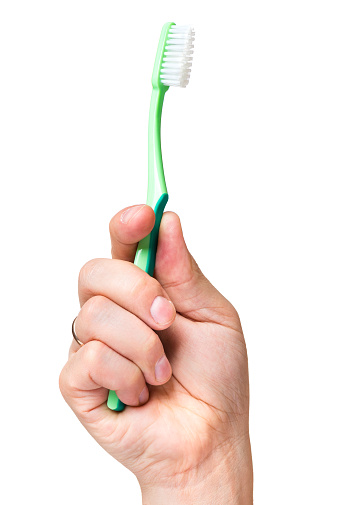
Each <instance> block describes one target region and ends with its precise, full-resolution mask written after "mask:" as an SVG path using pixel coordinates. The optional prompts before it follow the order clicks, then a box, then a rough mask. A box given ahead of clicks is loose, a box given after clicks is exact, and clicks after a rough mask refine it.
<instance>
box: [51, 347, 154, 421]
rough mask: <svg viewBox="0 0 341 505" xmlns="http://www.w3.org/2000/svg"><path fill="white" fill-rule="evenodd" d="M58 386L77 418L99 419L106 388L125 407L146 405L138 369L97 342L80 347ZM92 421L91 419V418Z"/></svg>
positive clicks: (144, 390)
mask: <svg viewBox="0 0 341 505" xmlns="http://www.w3.org/2000/svg"><path fill="white" fill-rule="evenodd" d="M59 386H60V390H61V392H62V395H63V396H64V398H65V400H66V401H67V403H68V404H69V405H70V407H71V408H72V410H74V411H75V412H76V414H79V415H85V416H86V414H87V413H88V414H89V413H91V412H94V411H95V410H96V409H98V410H97V411H96V412H95V414H91V415H93V416H95V417H96V416H98V417H102V416H103V414H104V413H105V411H107V408H106V407H105V409H103V408H101V407H103V406H104V405H103V404H104V402H106V400H107V396H108V389H112V390H114V391H116V394H117V396H118V397H119V398H120V400H121V401H122V402H123V403H125V404H126V405H130V406H138V405H142V404H144V403H146V401H147V400H148V397H149V392H148V388H147V387H146V383H145V380H144V377H143V374H142V372H141V370H140V369H139V367H138V366H137V365H135V364H134V363H132V362H131V361H129V360H128V359H126V358H124V357H123V356H121V355H120V354H118V353H117V352H115V351H114V350H113V349H111V348H110V347H108V346H107V345H105V344H103V343H102V342H99V341H92V342H89V343H87V344H86V345H84V346H83V347H81V348H80V349H79V351H78V352H76V353H75V354H73V356H71V358H70V359H69V361H68V362H67V363H66V365H65V366H64V368H63V370H62V372H61V374H60V378H59ZM93 421H95V419H93Z"/></svg>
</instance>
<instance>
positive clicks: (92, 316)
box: [80, 295, 108, 328]
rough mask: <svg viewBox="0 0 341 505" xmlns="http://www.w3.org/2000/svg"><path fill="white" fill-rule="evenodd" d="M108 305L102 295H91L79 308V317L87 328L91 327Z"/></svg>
mask: <svg viewBox="0 0 341 505" xmlns="http://www.w3.org/2000/svg"><path fill="white" fill-rule="evenodd" d="M107 307H108V299H107V298H106V297H105V296H102V295H96V296H92V297H91V298H89V300H87V301H86V302H85V303H84V305H83V307H82V308H81V312H80V315H81V318H82V321H83V322H84V324H85V326H86V327H87V328H92V327H93V325H94V323H96V322H97V321H98V320H99V319H100V318H101V317H103V313H104V312H105V311H106V309H107Z"/></svg>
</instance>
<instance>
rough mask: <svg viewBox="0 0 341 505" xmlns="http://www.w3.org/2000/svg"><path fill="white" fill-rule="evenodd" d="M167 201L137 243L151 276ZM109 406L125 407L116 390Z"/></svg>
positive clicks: (138, 256)
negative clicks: (149, 229)
mask: <svg viewBox="0 0 341 505" xmlns="http://www.w3.org/2000/svg"><path fill="white" fill-rule="evenodd" d="M167 201H168V194H167V193H163V194H162V195H161V196H160V198H159V199H158V201H157V202H156V205H155V207H154V213H155V224H154V228H153V229H152V231H151V232H150V234H149V235H147V236H146V237H145V238H143V239H142V240H140V242H139V243H138V245H137V251H136V255H135V261H134V264H135V265H137V266H138V267H140V268H141V269H142V270H144V271H145V272H147V273H148V274H149V275H150V276H152V275H153V274H154V268H155V258H156V250H157V242H158V237H159V228H160V223H161V218H162V214H163V211H164V208H165V206H166V203H167ZM107 406H108V408H109V409H110V410H114V411H116V412H121V411H122V410H123V409H124V407H125V404H124V403H123V402H121V400H120V399H119V398H118V396H117V394H116V393H115V391H109V395H108V401H107Z"/></svg>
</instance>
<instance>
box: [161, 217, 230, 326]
mask: <svg viewBox="0 0 341 505" xmlns="http://www.w3.org/2000/svg"><path fill="white" fill-rule="evenodd" d="M155 277H156V278H157V280H158V281H159V282H160V284H161V285H162V286H163V288H164V289H165V290H166V291H167V293H168V294H169V296H170V298H171V300H172V302H173V303H174V305H175V308H176V310H177V312H179V313H180V314H182V315H184V316H187V317H189V318H191V319H194V320H195V321H212V322H216V323H220V324H226V323H227V324H228V323H229V321H231V318H233V319H235V318H236V315H237V313H236V311H235V309H234V307H233V306H232V305H231V303H230V302H228V300H226V298H224V296H223V295H222V294H221V293H220V292H219V291H218V290H217V289H216V288H215V287H214V286H213V285H212V284H211V283H210V282H209V281H208V279H207V278H206V277H205V276H204V275H203V273H202V272H201V270H200V268H199V267H198V265H197V263H196V262H195V260H194V258H193V257H192V255H191V254H190V252H189V251H188V249H187V246H186V243H185V239H184V236H183V232H182V228H181V223H180V219H179V216H178V215H177V214H175V213H174V212H165V213H164V215H163V217H162V221H161V225H160V231H159V240H158V249H157V255H156V265H155ZM237 319H238V316H237Z"/></svg>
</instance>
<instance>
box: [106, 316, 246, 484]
mask: <svg viewBox="0 0 341 505" xmlns="http://www.w3.org/2000/svg"><path fill="white" fill-rule="evenodd" d="M210 316H211V319H214V318H216V319H218V320H219V318H220V316H219V314H216V313H214V311H212V313H211V314H210ZM232 323H233V325H234V326H235V327H236V328H239V329H233V328H231V327H230V328H228V327H227V326H223V325H221V324H218V323H217V322H207V321H206V322H205V321H201V322H198V321H193V320H191V319H187V318H185V317H183V316H182V315H180V314H178V315H177V318H176V321H175V322H174V323H173V325H172V326H171V328H169V329H167V330H165V331H163V332H160V338H161V340H162V342H163V344H164V348H165V351H166V354H167V356H168V357H169V360H170V362H171V364H172V368H173V376H172V378H171V379H170V380H169V382H168V383H167V384H165V385H163V386H149V389H150V399H149V401H148V403H147V404H145V405H144V406H142V407H139V408H134V407H127V408H126V410H125V411H124V412H123V413H121V414H118V415H117V422H116V423H112V418H111V416H108V419H107V422H106V423H105V424H106V428H105V430H103V427H102V433H103V434H104V437H103V438H102V440H101V444H102V445H103V446H104V447H105V449H106V450H107V451H108V452H109V453H112V454H113V455H114V456H115V457H116V458H117V459H119V460H120V461H121V462H122V463H123V464H125V465H126V466H128V467H129V468H130V469H131V470H132V471H133V472H134V473H136V474H137V475H138V476H139V475H142V476H143V477H144V478H147V479H148V476H150V477H151V476H152V475H153V474H154V473H155V472H157V473H158V475H159V476H160V477H162V473H163V472H164V475H165V477H166V476H167V477H169V475H172V474H178V473H182V472H186V471H188V470H189V469H191V468H194V467H196V465H198V464H199V463H200V462H201V461H203V460H204V459H205V458H206V457H207V455H208V454H209V453H210V452H211V451H212V450H213V449H214V448H215V447H217V446H219V444H220V443H221V441H226V439H229V438H231V437H232V436H233V424H234V420H235V418H236V417H237V416H238V417H240V416H243V415H244V416H246V417H247V411H248V376H247V359H246V352H245V345H244V339H243V336H242V333H241V330H240V327H239V321H238V316H237V315H235V320H234V321H232ZM212 342H214V344H213V345H212ZM208 343H209V345H208ZM217 378H219V380H217ZM142 456H143V457H142ZM150 461H153V464H152V465H150ZM141 462H143V463H141Z"/></svg>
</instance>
